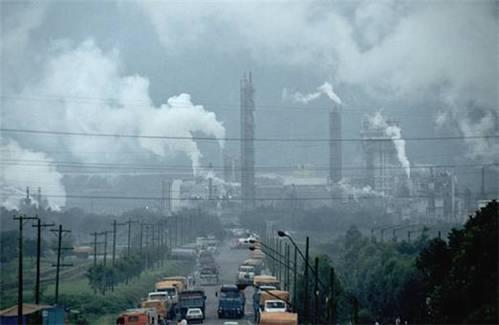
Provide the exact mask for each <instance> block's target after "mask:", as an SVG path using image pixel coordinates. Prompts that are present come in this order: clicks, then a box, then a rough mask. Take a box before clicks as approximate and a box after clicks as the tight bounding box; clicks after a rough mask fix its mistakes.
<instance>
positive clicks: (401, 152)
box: [368, 112, 411, 178]
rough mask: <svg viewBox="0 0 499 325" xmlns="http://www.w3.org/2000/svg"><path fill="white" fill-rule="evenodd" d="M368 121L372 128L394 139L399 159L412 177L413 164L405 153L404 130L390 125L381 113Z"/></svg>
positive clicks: (369, 117) (407, 173) (406, 172)
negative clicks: (381, 130)
mask: <svg viewBox="0 0 499 325" xmlns="http://www.w3.org/2000/svg"><path fill="white" fill-rule="evenodd" d="M368 121H369V123H370V124H371V126H373V127H375V128H379V129H383V130H384V132H385V134H386V135H387V136H388V137H390V138H391V139H392V141H393V145H394V146H395V149H396V151H397V158H398V160H399V162H400V164H401V165H402V167H403V168H404V171H405V174H406V175H407V178H409V177H411V164H410V162H409V159H408V158H407V155H406V153H405V140H404V139H402V130H401V129H400V127H399V126H398V125H395V124H393V123H388V122H387V121H386V120H385V118H384V117H383V115H381V113H380V112H376V113H375V114H374V115H372V116H368Z"/></svg>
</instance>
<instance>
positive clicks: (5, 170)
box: [0, 139, 66, 210]
mask: <svg viewBox="0 0 499 325" xmlns="http://www.w3.org/2000/svg"><path fill="white" fill-rule="evenodd" d="M1 140H2V143H1V145H0V153H1V155H2V161H3V164H2V168H1V174H0V190H1V196H0V204H1V205H3V206H5V207H7V208H10V209H13V208H18V207H19V201H20V197H23V196H24V194H25V192H24V191H25V189H26V187H27V186H29V187H30V188H32V189H34V188H38V187H41V188H42V189H43V190H44V191H47V192H50V194H51V195H53V197H52V196H51V197H48V198H47V199H48V204H49V206H50V207H51V208H52V209H54V210H58V209H60V208H61V207H63V206H64V205H65V203H66V199H65V196H66V191H65V190H64V185H63V184H62V177H63V175H62V174H61V173H59V172H58V171H57V170H56V168H55V166H53V165H51V163H53V160H52V159H50V158H49V157H48V156H47V155H45V154H44V153H41V152H35V151H31V150H27V149H25V148H22V147H21V146H20V145H19V144H18V143H17V142H16V141H13V140H8V139H1ZM40 160H42V161H47V164H43V163H42V164H40V163H39V161H40Z"/></svg>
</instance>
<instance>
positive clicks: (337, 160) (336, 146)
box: [329, 103, 342, 183]
mask: <svg viewBox="0 0 499 325" xmlns="http://www.w3.org/2000/svg"><path fill="white" fill-rule="evenodd" d="M341 168H342V165H341V108H340V107H339V106H338V105H337V104H336V103H335V104H333V107H332V109H331V110H330V111H329V181H330V182H331V183H338V182H339V181H340V180H341V177H342V175H341Z"/></svg>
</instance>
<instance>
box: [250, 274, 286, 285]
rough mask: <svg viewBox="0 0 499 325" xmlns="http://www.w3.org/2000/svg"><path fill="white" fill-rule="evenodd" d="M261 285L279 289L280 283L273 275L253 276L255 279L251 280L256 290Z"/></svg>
mask: <svg viewBox="0 0 499 325" xmlns="http://www.w3.org/2000/svg"><path fill="white" fill-rule="evenodd" d="M262 285H266V286H274V287H276V288H279V285H280V283H279V280H277V278H276V277H275V276H273V275H255V278H254V279H253V286H254V287H255V288H258V287H260V286H262Z"/></svg>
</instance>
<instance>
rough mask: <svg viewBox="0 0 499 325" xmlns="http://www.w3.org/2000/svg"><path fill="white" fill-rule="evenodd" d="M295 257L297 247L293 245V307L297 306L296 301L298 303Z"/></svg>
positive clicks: (296, 256) (296, 255)
mask: <svg viewBox="0 0 499 325" xmlns="http://www.w3.org/2000/svg"><path fill="white" fill-rule="evenodd" d="M297 258H298V249H297V248H296V247H295V254H294V257H293V259H294V263H293V264H294V271H293V272H294V275H293V305H295V308H296V306H297V303H298V293H297V288H296V272H297V268H298V263H297ZM295 312H298V311H297V310H295Z"/></svg>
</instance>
